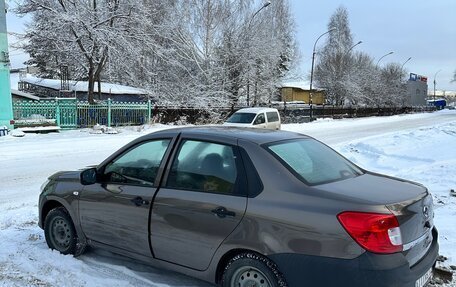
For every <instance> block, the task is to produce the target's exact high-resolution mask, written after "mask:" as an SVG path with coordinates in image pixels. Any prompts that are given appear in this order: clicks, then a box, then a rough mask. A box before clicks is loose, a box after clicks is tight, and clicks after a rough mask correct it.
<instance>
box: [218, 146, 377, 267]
mask: <svg viewBox="0 0 456 287" xmlns="http://www.w3.org/2000/svg"><path fill="white" fill-rule="evenodd" d="M239 143H240V145H242V147H243V148H245V149H246V150H247V152H248V154H249V155H250V158H251V160H252V162H253V164H254V165H255V167H256V168H257V170H258V171H259V172H258V173H259V175H260V177H261V180H262V181H263V184H264V190H263V192H262V193H260V194H259V195H258V196H256V197H255V198H249V199H248V204H247V211H246V214H245V216H244V218H243V219H242V221H241V223H240V225H239V226H238V227H237V228H236V230H235V231H234V232H233V233H232V234H231V235H230V237H229V238H227V239H226V240H225V242H224V245H225V244H227V245H230V246H232V247H237V248H248V249H250V248H251V249H254V250H258V251H259V252H261V253H263V254H273V253H290V252H292V253H300V254H308V255H319V256H328V257H337V258H354V257H356V256H359V255H360V254H362V253H363V252H364V249H362V248H361V247H359V245H358V244H356V243H355V242H354V241H353V239H352V238H351V237H350V236H349V235H348V234H347V233H346V231H345V230H344V229H343V227H342V226H341V224H340V223H339V222H338V220H337V217H336V215H337V214H338V213H339V212H340V211H342V210H345V209H348V210H350V209H355V208H356V209H357V210H359V206H357V205H356V203H351V202H348V201H342V200H340V199H333V198H330V197H328V198H325V193H324V192H322V191H319V190H316V189H314V188H311V187H307V186H305V185H304V184H303V183H302V182H301V181H299V180H297V179H296V178H295V177H294V176H293V175H292V174H291V173H290V172H289V171H288V170H287V169H286V168H285V167H283V166H282V165H281V164H280V163H279V162H278V161H277V160H275V159H274V158H273V156H272V155H270V154H269V153H268V152H267V151H265V150H264V149H263V148H261V147H259V146H258V145H256V144H253V143H251V142H248V141H241V140H239ZM315 195H318V196H315ZM365 208H366V209H368V210H370V211H372V210H377V211H385V209H386V208H385V207H383V208H382V207H378V206H366V207H365ZM316 222H318V223H319V224H315V223H316ZM322 238H324V239H322ZM260 242H261V243H260Z"/></svg>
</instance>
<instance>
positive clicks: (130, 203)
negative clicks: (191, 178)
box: [79, 139, 171, 256]
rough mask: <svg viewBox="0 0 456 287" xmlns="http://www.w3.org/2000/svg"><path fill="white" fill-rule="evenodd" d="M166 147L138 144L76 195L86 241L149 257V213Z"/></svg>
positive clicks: (167, 142) (167, 144)
mask: <svg viewBox="0 0 456 287" xmlns="http://www.w3.org/2000/svg"><path fill="white" fill-rule="evenodd" d="M170 146H171V139H156V140H150V141H145V142H141V143H139V144H136V145H134V146H133V147H131V148H130V149H128V150H126V151H125V152H124V153H122V154H120V155H119V156H118V157H116V158H115V159H113V160H112V161H111V162H109V163H107V164H106V165H105V166H104V167H103V168H101V170H100V171H99V172H100V175H99V176H98V177H99V180H97V183H95V184H92V185H88V186H85V187H84V189H83V191H82V193H81V195H80V200H79V215H80V222H81V227H82V230H83V231H84V233H85V235H86V236H87V238H89V239H90V240H92V241H95V242H99V243H102V244H106V245H110V246H113V247H117V248H121V249H124V250H127V251H129V252H135V253H138V254H142V255H145V256H151V253H150V247H149V211H150V206H151V202H152V198H153V196H154V194H155V192H156V190H157V184H158V179H159V176H160V172H159V171H160V170H163V165H164V160H163V159H164V158H166V157H167V155H168V154H169V150H170V148H169V147H170ZM167 151H168V152H167Z"/></svg>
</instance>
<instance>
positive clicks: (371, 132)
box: [283, 112, 455, 145]
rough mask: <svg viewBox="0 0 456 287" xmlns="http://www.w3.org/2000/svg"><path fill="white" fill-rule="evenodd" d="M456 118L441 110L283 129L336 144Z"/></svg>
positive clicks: (299, 125) (300, 125) (318, 123)
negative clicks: (438, 111)
mask: <svg viewBox="0 0 456 287" xmlns="http://www.w3.org/2000/svg"><path fill="white" fill-rule="evenodd" d="M454 120H455V114H454V113H447V112H443V113H442V112H440V113H427V114H413V115H398V116H391V117H372V118H355V119H344V120H340V121H336V122H337V123H335V122H334V121H333V120H329V122H330V124H328V122H325V120H321V121H317V122H313V123H312V124H310V125H308V126H307V127H306V125H305V124H304V125H303V124H288V125H284V127H283V129H284V130H291V131H299V132H302V133H305V134H308V135H310V136H312V137H314V138H316V139H318V140H321V141H323V142H325V143H327V144H329V145H334V144H340V143H343V142H347V141H351V140H356V139H359V138H365V137H369V136H378V135H381V134H387V133H393V132H399V131H404V130H408V129H416V128H420V127H426V126H431V125H438V124H441V123H446V122H449V121H454Z"/></svg>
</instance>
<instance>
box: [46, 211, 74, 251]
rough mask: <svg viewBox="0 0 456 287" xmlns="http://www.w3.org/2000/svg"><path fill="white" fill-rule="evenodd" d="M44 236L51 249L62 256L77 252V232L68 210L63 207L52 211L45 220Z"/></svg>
mask: <svg viewBox="0 0 456 287" xmlns="http://www.w3.org/2000/svg"><path fill="white" fill-rule="evenodd" d="M44 236H45V237H46V243H47V245H48V246H49V248H51V249H55V250H58V251H59V252H60V253H62V254H74V253H75V251H76V243H77V235H76V230H75V228H74V225H73V221H72V220H71V217H70V215H69V214H68V212H67V210H66V209H65V208H63V207H58V208H54V209H53V210H51V211H50V212H49V213H48V214H47V216H46V219H45V220H44Z"/></svg>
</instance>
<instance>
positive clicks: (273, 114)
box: [266, 112, 279, 122]
mask: <svg viewBox="0 0 456 287" xmlns="http://www.w3.org/2000/svg"><path fill="white" fill-rule="evenodd" d="M266 116H267V117H268V122H278V121H279V115H278V114H277V112H267V113H266Z"/></svg>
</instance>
